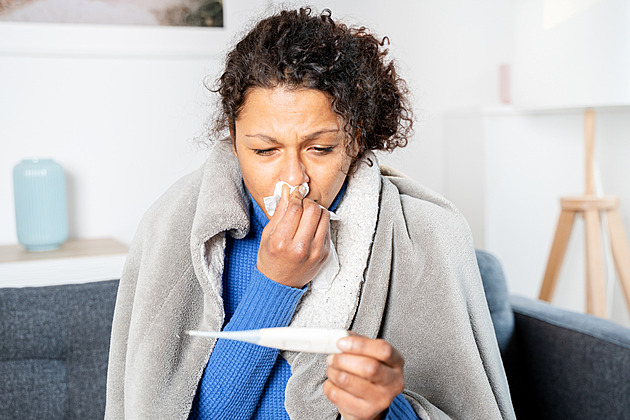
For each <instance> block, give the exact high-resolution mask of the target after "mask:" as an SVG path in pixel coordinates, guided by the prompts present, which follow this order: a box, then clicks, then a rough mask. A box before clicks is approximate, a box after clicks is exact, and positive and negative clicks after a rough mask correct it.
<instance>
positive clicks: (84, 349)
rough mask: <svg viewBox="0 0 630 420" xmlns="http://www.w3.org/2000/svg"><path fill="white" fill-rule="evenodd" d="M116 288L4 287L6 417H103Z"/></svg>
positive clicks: (0, 292) (0, 321) (0, 333)
mask: <svg viewBox="0 0 630 420" xmlns="http://www.w3.org/2000/svg"><path fill="white" fill-rule="evenodd" d="M117 289H118V281H117V280H112V281H105V282H96V283H86V284H77V285H62V286H49V287H28V288H4V289H0V378H2V380H1V381H0V418H1V419H10V418H19V419H43V418H46V419H99V418H101V419H102V418H103V416H104V412H105V389H106V378H107V360H108V356H109V339H110V334H111V324H112V317H113V313H114V303H115V300H116V292H117Z"/></svg>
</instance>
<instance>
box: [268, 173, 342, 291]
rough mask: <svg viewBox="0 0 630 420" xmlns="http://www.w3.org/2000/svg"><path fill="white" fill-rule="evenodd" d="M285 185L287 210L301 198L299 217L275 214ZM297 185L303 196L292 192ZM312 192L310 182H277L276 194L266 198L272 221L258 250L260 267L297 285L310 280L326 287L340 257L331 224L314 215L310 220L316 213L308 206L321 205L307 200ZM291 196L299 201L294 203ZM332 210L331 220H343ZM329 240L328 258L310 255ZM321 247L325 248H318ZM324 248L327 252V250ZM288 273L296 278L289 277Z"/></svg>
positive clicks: (317, 287) (281, 280)
mask: <svg viewBox="0 0 630 420" xmlns="http://www.w3.org/2000/svg"><path fill="white" fill-rule="evenodd" d="M284 185H287V186H288V187H289V198H288V199H287V200H286V202H285V203H284V205H285V206H286V207H285V208H284V210H286V208H287V207H288V206H289V205H290V204H293V205H295V203H296V202H297V200H299V204H297V205H300V206H302V207H303V211H302V212H301V214H300V216H298V219H295V218H294V217H293V216H292V215H287V217H285V213H284V212H283V214H282V217H280V218H273V217H272V216H273V215H274V214H276V210H277V207H278V204H279V203H280V201H281V198H282V187H283V186H284ZM300 187H301V188H300ZM297 188H300V193H301V197H302V198H299V194H292V193H293V192H294V191H295V189H297ZM308 192H309V187H308V184H307V183H304V184H301V185H298V186H291V185H289V184H287V183H286V182H282V181H281V182H278V183H277V184H276V187H275V189H274V192H273V195H271V196H269V197H264V198H263V201H264V206H265V210H266V211H267V214H268V215H269V216H270V217H271V219H270V225H268V226H267V228H265V230H266V231H267V232H265V231H263V237H262V239H261V245H260V249H259V252H258V268H259V270H260V271H261V272H262V273H263V274H265V275H266V276H267V277H269V278H271V279H273V280H275V281H278V282H279V283H282V284H286V285H290V286H293V287H303V286H304V285H305V284H306V283H307V282H308V281H309V280H310V281H311V287H312V289H313V290H319V291H325V290H328V289H329V288H330V286H331V284H332V281H333V279H334V278H335V276H336V275H337V273H338V272H339V258H338V256H337V252H336V250H335V246H334V244H333V242H332V240H331V239H330V234H329V232H328V226H326V225H324V222H323V221H322V220H321V218H320V219H317V220H315V219H314V218H313V217H312V216H311V220H308V218H309V215H313V214H314V212H312V211H310V212H307V211H306V208H307V206H317V205H318V204H317V203H314V202H313V201H311V200H306V201H305V200H304V199H303V197H306V195H307V194H308ZM296 197H297V198H296ZM291 200H296V201H294V202H293V203H292V202H291ZM319 207H321V208H322V209H323V211H328V210H327V209H325V208H324V207H322V206H319ZM315 213H316V212H315ZM328 213H329V214H330V219H331V220H339V217H338V216H337V215H336V214H335V213H333V212H330V211H328ZM273 219H278V220H273ZM294 219H295V220H294ZM324 229H325V230H324ZM325 241H328V246H327V248H328V250H327V251H328V252H327V257H326V258H325V260H324V261H318V260H314V259H311V258H309V257H310V255H311V254H310V252H311V251H313V250H315V251H320V255H321V251H322V249H323V248H325V247H326V243H325ZM318 247H319V248H322V249H319V250H318ZM300 251H302V252H303V251H306V253H307V254H306V255H303V254H302V255H301V258H300V255H299V254H300ZM323 252H326V250H324V251H323ZM279 254H282V256H279ZM313 255H317V252H314V253H313ZM278 258H280V259H282V264H277V263H275V264H274V263H272V261H273V260H276V261H277V259H278ZM300 260H302V261H300ZM280 271H281V272H280ZM287 277H292V278H290V279H287Z"/></svg>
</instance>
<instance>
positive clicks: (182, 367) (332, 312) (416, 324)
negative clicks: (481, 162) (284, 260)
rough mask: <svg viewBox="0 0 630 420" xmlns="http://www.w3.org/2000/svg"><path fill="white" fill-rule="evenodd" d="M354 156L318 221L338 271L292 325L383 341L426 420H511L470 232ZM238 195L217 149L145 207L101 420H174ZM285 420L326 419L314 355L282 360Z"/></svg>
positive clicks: (196, 375)
mask: <svg viewBox="0 0 630 420" xmlns="http://www.w3.org/2000/svg"><path fill="white" fill-rule="evenodd" d="M368 158H369V159H370V161H371V162H372V165H369V164H368V163H367V162H366V161H363V162H361V163H360V164H359V165H360V166H359V167H358V168H357V171H356V172H355V173H354V174H353V175H352V177H350V178H349V180H348V183H347V189H346V192H345V194H344V198H343V200H342V201H341V203H340V205H339V207H338V211H337V214H339V215H340V218H341V220H340V221H339V222H334V223H333V224H332V232H331V233H332V237H333V241H334V242H335V246H336V249H337V252H338V254H339V259H340V264H341V267H342V268H341V270H340V272H339V274H338V276H337V277H336V278H335V279H334V281H333V284H332V286H331V288H330V289H329V290H327V291H323V292H317V291H314V290H310V289H309V291H308V292H307V293H306V294H305V296H304V297H303V299H302V301H301V302H300V305H299V307H298V310H297V312H296V314H295V316H294V319H293V320H292V322H291V325H292V326H338V327H339V326H341V327H345V328H348V329H352V330H353V331H356V332H358V333H360V334H364V335H367V336H369V337H374V338H375V337H381V338H384V339H386V340H388V341H389V342H390V343H392V344H393V345H394V346H395V347H396V348H397V349H398V350H399V351H400V352H401V353H402V355H403V356H404V358H405V368H404V372H405V381H406V389H405V396H406V397H407V399H408V400H409V401H410V402H411V404H412V406H413V407H414V409H415V410H416V412H417V413H418V414H419V415H420V416H421V417H422V418H423V419H425V420H429V419H483V420H486V419H513V418H514V412H513V409H512V405H511V402H510V396H509V391H508V386H507V381H506V379H505V374H504V371H503V367H502V363H501V359H500V356H499V351H498V347H497V344H496V339H495V337H494V331H493V328H492V325H491V321H490V315H489V313H488V309H487V306H486V301H485V296H484V292H483V288H482V285H481V280H480V277H479V272H478V269H477V264H476V260H475V254H474V249H473V245H472V240H471V235H470V231H469V229H468V226H467V224H466V222H465V221H464V219H463V217H462V216H461V214H460V213H459V212H458V211H457V210H456V209H455V208H454V207H453V206H452V205H451V204H450V203H449V202H448V201H446V200H445V199H443V198H441V197H440V196H438V195H436V194H435V193H433V192H431V191H429V190H427V189H425V188H423V187H421V186H419V185H418V184H416V183H415V182H413V181H412V180H410V179H408V178H406V177H405V176H404V175H401V174H399V173H396V172H395V171H393V170H390V169H387V168H384V167H380V168H379V166H378V163H377V161H376V159H375V157H374V156H373V155H371V156H368ZM248 208H249V196H248V194H247V193H246V191H245V190H244V188H243V183H242V178H241V174H240V169H239V166H238V161H237V159H236V158H235V157H234V155H233V154H232V151H231V147H230V145H229V144H228V143H223V142H219V143H217V145H216V146H215V147H214V149H213V150H212V151H211V153H210V157H209V158H208V160H207V161H206V163H205V164H204V165H203V167H202V168H200V169H199V170H198V171H196V172H194V173H192V174H190V175H189V176H187V177H185V178H183V179H182V180H180V181H179V182H177V183H176V184H175V185H174V186H173V187H171V188H170V189H169V190H168V191H167V192H166V193H165V194H164V195H163V196H162V197H161V198H160V199H159V200H158V201H157V202H156V203H155V204H154V205H153V206H152V207H151V208H150V209H149V211H148V212H147V213H146V215H145V217H144V218H143V220H142V222H141V224H140V226H139V228H138V232H137V233H136V236H135V238H134V241H133V243H132V246H131V249H130V252H129V255H128V258H127V262H126V264H125V268H124V272H123V276H122V278H121V282H120V287H119V292H118V298H117V302H116V310H115V315H114V322H113V328H112V340H111V349H110V360H109V372H108V379H107V404H106V414H105V417H106V418H107V419H123V418H127V419H144V418H151V419H186V418H187V417H188V413H189V411H190V408H191V405H192V401H193V398H194V396H195V393H196V389H197V385H198V383H199V380H200V378H201V376H202V374H203V370H204V368H205V365H206V363H207V361H208V359H209V357H210V354H211V352H212V347H213V345H214V343H213V342H212V341H209V340H206V339H199V338H195V337H189V336H186V335H184V334H183V332H184V331H186V330H189V329H207V330H219V329H221V326H222V324H223V319H224V312H223V302H222V298H221V278H222V272H223V257H224V248H225V235H226V234H230V235H232V236H234V237H236V238H241V237H243V236H245V235H246V234H247V231H248V229H249V219H248V217H249V216H248ZM282 355H283V356H284V357H285V358H286V359H287V361H288V362H289V363H290V364H291V370H292V376H291V379H290V380H289V383H288V385H287V389H286V391H285V407H286V409H287V412H288V413H289V415H290V416H291V418H292V419H308V420H313V419H334V418H337V417H338V411H337V409H336V407H335V406H334V405H333V404H331V403H330V402H329V401H328V400H327V399H326V397H325V396H324V394H323V392H322V384H323V382H324V381H325V379H326V374H325V371H326V361H325V358H326V356H325V355H313V354H309V353H290V352H283V353H282Z"/></svg>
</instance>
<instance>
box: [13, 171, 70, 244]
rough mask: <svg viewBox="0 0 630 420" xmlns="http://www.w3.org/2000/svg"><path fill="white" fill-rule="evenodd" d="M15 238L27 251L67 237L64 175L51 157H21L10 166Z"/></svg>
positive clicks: (56, 242) (60, 242) (63, 240)
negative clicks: (15, 227)
mask: <svg viewBox="0 0 630 420" xmlns="http://www.w3.org/2000/svg"><path fill="white" fill-rule="evenodd" d="M13 192H14V196H15V221H16V225H17V236H18V241H19V242H20V243H21V244H22V245H24V247H26V249H27V250H29V251H49V250H53V249H57V248H59V247H60V246H61V244H63V243H64V242H65V241H66V240H67V239H68V205H67V199H66V176H65V174H64V172H63V168H62V167H61V165H59V164H58V163H56V162H54V161H53V160H52V159H25V160H23V161H22V162H20V163H18V164H17V165H16V166H15V168H13Z"/></svg>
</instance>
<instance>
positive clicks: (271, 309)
mask: <svg viewBox="0 0 630 420" xmlns="http://www.w3.org/2000/svg"><path fill="white" fill-rule="evenodd" d="M305 291H306V287H305V288H303V289H296V288H293V287H288V286H284V285H282V284H279V283H276V282H275V281H273V280H270V279H269V278H267V277H266V276H265V275H263V274H262V273H260V271H258V270H257V269H256V268H253V272H252V278H251V281H250V283H249V285H248V287H247V289H246V290H245V293H244V294H243V297H242V299H241V302H240V303H239V305H238V307H237V308H236V310H235V312H234V315H233V316H232V318H231V319H230V321H229V322H228V323H227V324H226V325H225V327H224V328H223V331H236V330H250V329H256V328H271V327H285V326H288V325H289V323H290V321H291V318H292V317H293V313H294V312H295V309H296V307H297V304H298V302H299V300H300V298H301V297H302V295H303V294H304V292H305ZM277 357H278V350H277V349H271V348H267V347H261V346H257V345H255V344H250V343H242V342H239V341H233V340H223V339H220V340H217V342H216V344H215V346H214V349H213V351H212V355H211V356H210V360H209V361H208V366H207V367H206V370H205V372H204V375H203V378H202V380H201V383H200V387H199V391H198V393H197V399H198V400H197V401H196V402H195V404H193V410H192V412H191V415H190V418H191V419H225V418H230V419H250V418H251V417H252V414H253V413H254V411H255V409H256V405H257V404H258V401H259V399H260V396H261V395H262V392H263V388H264V386H265V383H266V382H267V378H268V377H269V375H270V372H271V369H272V367H273V365H274V363H275V361H276V359H277Z"/></svg>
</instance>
